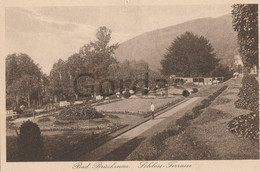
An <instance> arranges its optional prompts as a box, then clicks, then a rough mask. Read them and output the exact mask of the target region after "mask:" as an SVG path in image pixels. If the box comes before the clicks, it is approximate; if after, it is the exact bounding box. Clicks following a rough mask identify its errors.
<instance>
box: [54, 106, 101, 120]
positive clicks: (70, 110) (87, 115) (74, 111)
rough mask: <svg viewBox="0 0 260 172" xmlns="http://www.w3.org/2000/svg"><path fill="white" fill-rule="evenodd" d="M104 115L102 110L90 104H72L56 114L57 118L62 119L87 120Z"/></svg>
mask: <svg viewBox="0 0 260 172" xmlns="http://www.w3.org/2000/svg"><path fill="white" fill-rule="evenodd" d="M102 117H103V115H102V114H101V113H100V112H98V111H97V110H96V109H95V108H93V107H91V106H89V105H83V106H70V107H67V108H65V109H62V110H61V111H60V112H59V113H58V114H56V115H55V118H56V119H60V120H87V119H95V118H102Z"/></svg>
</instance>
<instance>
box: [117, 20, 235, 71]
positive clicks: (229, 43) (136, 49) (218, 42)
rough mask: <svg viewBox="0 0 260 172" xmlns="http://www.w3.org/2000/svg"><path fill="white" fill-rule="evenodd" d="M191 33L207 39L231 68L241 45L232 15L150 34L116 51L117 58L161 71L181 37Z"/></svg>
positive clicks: (167, 28) (147, 33)
mask: <svg viewBox="0 0 260 172" xmlns="http://www.w3.org/2000/svg"><path fill="white" fill-rule="evenodd" d="M187 31H191V32H193V33H194V34H197V35H200V36H204V37H206V38H207V39H208V40H209V41H210V43H211V44H212V45H213V47H214V49H215V53H216V56H217V58H220V59H222V60H221V62H222V63H225V64H227V63H228V62H229V61H231V60H232V59H233V58H234V55H235V52H236V51H235V50H237V48H238V45H237V36H236V32H234V30H233V28H232V18H231V15H225V16H222V17H218V18H202V19H196V20H192V21H188V22H185V23H182V24H178V25H174V26H169V27H166V28H163V29H158V30H154V31H151V32H146V33H144V34H141V35H139V36H136V37H135V38H133V39H130V40H128V41H125V42H123V43H121V44H120V45H119V47H118V49H117V50H116V57H117V58H118V59H119V61H122V60H124V59H129V60H144V61H146V62H148V63H149V65H150V67H151V69H154V70H158V69H160V68H161V64H160V61H161V59H162V58H163V55H164V53H165V52H166V48H168V47H169V46H170V43H171V42H172V41H173V40H174V39H175V38H176V37H177V36H179V35H181V34H183V33H185V32H187Z"/></svg>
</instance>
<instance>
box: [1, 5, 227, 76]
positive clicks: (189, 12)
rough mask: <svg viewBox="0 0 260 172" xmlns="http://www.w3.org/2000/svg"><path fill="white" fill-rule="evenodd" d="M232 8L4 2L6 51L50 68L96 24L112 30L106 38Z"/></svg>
mask: <svg viewBox="0 0 260 172" xmlns="http://www.w3.org/2000/svg"><path fill="white" fill-rule="evenodd" d="M230 12H231V5H230V4H228V5H223V4H217V5H216V4H215V5H168V6H166V5H164V6H163V5H162V6H126V5H125V6H109V7H108V6H84V7H80V6H75V7H72V6H67V7H26V8H21V7H19V8H16V7H8V8H6V10H5V50H6V51H5V54H6V55H8V54H11V53H21V52H22V53H26V54H28V55H29V56H30V57H32V59H33V60H34V61H35V63H37V64H39V65H40V66H41V68H42V71H43V72H44V73H46V74H49V72H50V70H51V68H52V66H53V64H54V63H55V62H57V61H58V59H63V60H66V59H67V58H68V57H69V56H70V55H72V54H74V53H77V52H79V49H80V47H82V46H83V45H84V44H87V43H89V41H90V40H92V41H95V34H96V30H97V28H98V27H100V26H106V27H108V28H109V29H111V30H112V39H111V43H122V42H124V41H127V40H129V39H131V38H134V37H136V36H138V35H140V34H142V33H145V32H148V31H152V30H156V29H160V28H164V27H167V26H172V25H175V24H179V23H183V22H186V21H189V20H193V19H197V18H206V17H213V18H215V17H219V16H223V15H225V14H229V13H230Z"/></svg>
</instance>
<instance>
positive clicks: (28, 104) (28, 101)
mask: <svg viewBox="0 0 260 172" xmlns="http://www.w3.org/2000/svg"><path fill="white" fill-rule="evenodd" d="M27 98H28V100H27V106H28V108H30V107H31V103H30V101H31V100H30V94H28V97H27Z"/></svg>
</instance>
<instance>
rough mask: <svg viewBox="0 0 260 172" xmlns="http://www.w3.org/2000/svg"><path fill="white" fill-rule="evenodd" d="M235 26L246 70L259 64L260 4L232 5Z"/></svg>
mask: <svg viewBox="0 0 260 172" xmlns="http://www.w3.org/2000/svg"><path fill="white" fill-rule="evenodd" d="M232 7H233V10H232V17H233V21H232V22H233V28H234V30H235V31H237V36H238V42H239V45H240V54H241V56H242V61H243V64H244V71H245V72H246V73H248V71H249V69H250V68H252V67H253V66H254V65H256V66H257V68H259V66H258V54H259V53H258V4H235V5H233V6H232Z"/></svg>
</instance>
